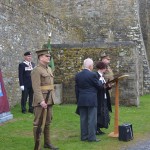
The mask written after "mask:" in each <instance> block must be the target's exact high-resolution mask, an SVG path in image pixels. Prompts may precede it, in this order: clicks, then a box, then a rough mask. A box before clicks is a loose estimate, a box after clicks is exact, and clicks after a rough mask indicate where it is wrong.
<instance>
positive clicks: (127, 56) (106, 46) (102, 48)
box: [52, 42, 143, 106]
mask: <svg viewBox="0 0 150 150" xmlns="http://www.w3.org/2000/svg"><path fill="white" fill-rule="evenodd" d="M52 48H53V55H54V60H55V65H56V68H55V82H56V83H63V102H64V103H72V102H73V103H74V102H75V101H76V99H75V92H74V91H75V89H74V87H75V82H74V77H75V74H76V73H77V72H79V71H81V70H82V64H83V60H84V59H86V58H88V57H90V58H92V59H93V60H94V62H95V63H96V62H97V61H98V60H99V59H100V55H101V54H102V53H104V52H106V53H107V54H109V55H111V60H112V61H111V67H112V69H113V71H114V74H115V75H118V74H128V75H129V77H128V78H127V79H124V80H122V81H120V82H119V91H120V104H124V105H136V106H138V105H139V95H140V92H139V89H140V88H141V89H143V84H141V83H142V80H141V79H142V78H140V77H141V76H142V74H141V72H140V70H139V68H137V67H136V66H140V64H141V60H140V58H139V55H138V53H136V45H135V44H134V43H133V42H117V43H99V42H95V43H94V42H93V43H92V44H87V43H85V44H84V43H83V44H73V45H67V44H60V45H52ZM116 56H117V59H116ZM95 71H96V70H95ZM114 91H115V86H114V89H113V93H112V99H113V100H114V96H115V95H114V94H115V93H114Z"/></svg>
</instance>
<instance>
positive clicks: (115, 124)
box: [108, 80, 119, 137]
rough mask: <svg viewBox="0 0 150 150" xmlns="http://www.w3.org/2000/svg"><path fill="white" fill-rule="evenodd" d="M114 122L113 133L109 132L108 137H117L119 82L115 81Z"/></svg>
mask: <svg viewBox="0 0 150 150" xmlns="http://www.w3.org/2000/svg"><path fill="white" fill-rule="evenodd" d="M115 96H116V97H115V120H114V132H111V133H110V134H109V135H108V136H110V137H118V135H119V134H118V125H119V82H118V80H116V91H115Z"/></svg>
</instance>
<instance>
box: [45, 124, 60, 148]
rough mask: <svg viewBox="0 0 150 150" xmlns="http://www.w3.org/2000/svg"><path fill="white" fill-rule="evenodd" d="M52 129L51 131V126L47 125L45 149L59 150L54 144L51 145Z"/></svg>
mask: <svg viewBox="0 0 150 150" xmlns="http://www.w3.org/2000/svg"><path fill="white" fill-rule="evenodd" d="M49 132H50V129H49V125H46V126H45V128H44V143H45V144H44V148H49V149H51V150H58V149H59V148H58V147H55V146H53V145H52V144H50V143H51V142H50V133H49Z"/></svg>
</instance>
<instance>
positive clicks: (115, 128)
mask: <svg viewBox="0 0 150 150" xmlns="http://www.w3.org/2000/svg"><path fill="white" fill-rule="evenodd" d="M128 76H129V75H122V76H119V77H117V78H115V79H113V80H111V81H109V82H108V83H116V91H115V119H114V132H111V133H110V134H109V135H108V136H110V137H118V136H119V132H118V126H119V80H121V79H123V78H125V77H128Z"/></svg>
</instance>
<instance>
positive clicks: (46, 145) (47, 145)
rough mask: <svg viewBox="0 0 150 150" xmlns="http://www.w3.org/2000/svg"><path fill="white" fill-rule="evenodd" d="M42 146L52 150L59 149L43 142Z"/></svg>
mask: <svg viewBox="0 0 150 150" xmlns="http://www.w3.org/2000/svg"><path fill="white" fill-rule="evenodd" d="M44 148H49V149H52V150H58V149H59V148H58V147H54V146H53V145H52V144H44Z"/></svg>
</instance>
